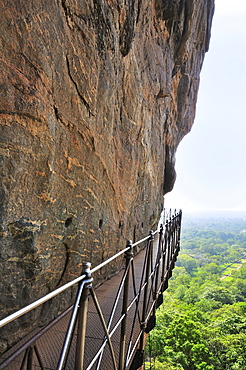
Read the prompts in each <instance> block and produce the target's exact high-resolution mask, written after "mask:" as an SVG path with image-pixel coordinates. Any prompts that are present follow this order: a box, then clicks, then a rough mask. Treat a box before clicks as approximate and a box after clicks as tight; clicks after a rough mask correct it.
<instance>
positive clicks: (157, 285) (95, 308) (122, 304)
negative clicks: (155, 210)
mask: <svg viewBox="0 0 246 370" xmlns="http://www.w3.org/2000/svg"><path fill="white" fill-rule="evenodd" d="M166 215H167V213H164V218H165V219H164V222H163V223H164V226H163V225H162V224H161V225H160V226H159V228H158V229H157V230H156V231H154V232H153V231H151V232H150V234H149V235H148V236H147V237H145V238H143V239H142V240H140V241H138V242H136V243H134V244H132V242H131V241H128V242H127V246H126V248H125V249H124V250H122V251H120V252H119V253H117V254H115V255H114V256H112V257H111V258H109V259H108V260H107V261H105V262H103V263H101V264H100V265H98V266H96V267H95V268H93V269H91V266H90V263H84V264H83V273H82V275H81V276H80V277H78V278H77V279H75V280H73V281H72V282H70V283H68V284H66V285H64V286H62V287H60V288H59V289H57V290H55V291H54V292H52V293H50V294H48V295H46V296H45V297H43V298H41V299H39V300H37V301H36V302H34V303H32V304H30V305H29V306H27V307H25V308H23V309H21V310H19V311H18V312H16V313H14V314H12V315H10V316H8V317H6V318H5V319H3V320H1V321H0V327H2V326H5V325H7V324H8V323H10V322H11V321H13V320H15V319H17V318H18V317H20V316H22V315H24V314H25V313H27V312H29V311H30V310H32V309H34V308H35V307H38V306H40V305H42V304H43V303H44V302H47V301H48V300H50V299H51V298H53V297H55V296H57V295H59V294H60V293H61V292H63V291H64V290H66V289H68V288H70V287H71V286H73V285H75V284H78V290H77V295H76V299H75V303H74V305H73V306H72V307H71V308H70V309H68V310H67V311H66V312H65V313H64V314H63V315H61V316H60V317H59V318H58V319H57V320H54V321H53V322H52V323H51V324H50V325H48V326H47V327H46V328H44V329H42V330H41V331H40V332H39V333H38V334H36V335H35V336H34V337H33V338H32V339H30V340H29V341H27V342H26V343H25V344H24V345H22V346H21V347H20V348H18V349H17V351H15V352H14V353H13V354H11V355H10V356H9V357H8V358H5V359H4V360H3V361H2V363H1V364H0V369H7V368H9V369H12V368H11V367H8V366H9V364H10V366H11V363H13V361H17V358H18V356H19V364H20V365H19V369H21V370H22V369H23V370H24V369H27V370H31V369H33V368H35V369H38V368H40V369H46V368H49V369H51V368H52V369H57V370H62V369H75V370H83V369H86V370H90V369H104V368H105V369H107V368H108V369H109V368H110V369H114V370H125V369H130V370H135V369H138V368H139V367H140V366H141V365H142V364H143V354H144V347H145V338H146V334H147V333H148V332H149V331H150V330H152V329H153V327H154V326H155V311H156V308H157V307H158V306H159V305H160V304H161V303H162V302H163V295H162V293H163V292H164V291H165V289H167V287H168V279H169V278H170V277H171V276H172V269H173V268H174V264H175V261H176V259H177V256H178V253H179V250H180V229H181V217H182V212H181V211H179V212H176V211H175V213H174V214H171V213H170V212H169V213H168V216H166ZM136 247H141V252H139V253H138V254H137V255H136V256H135V257H134V254H136V249H137V248H136ZM123 255H124V258H125V268H124V270H122V271H121V275H122V276H121V280H120V281H119V282H118V283H117V285H118V286H117V290H116V292H115V296H114V299H111V298H110V299H108V300H110V302H111V307H110V310H109V309H107V310H106V311H105V308H104V307H103V306H102V304H101V301H100V299H98V296H97V294H98V290H99V289H98V290H97V289H94V288H93V285H92V282H93V274H94V273H95V272H97V271H99V270H100V269H102V268H103V267H104V266H106V265H108V264H110V263H111V262H112V261H114V260H115V259H116V258H119V257H121V256H122V257H123ZM106 301H107V299H106ZM99 302H100V303H99ZM107 303H108V302H107ZM109 312H110V314H109ZM95 313H96V314H97V317H98V318H99V320H98V321H99V322H100V325H101V326H100V327H101V328H102V333H101V339H100V338H99V335H97V334H96V335H94V336H95V337H96V339H94V342H93V343H95V344H94V345H93V346H92V347H93V348H91V346H89V345H88V343H89V341H93V339H92V338H93V336H92V335H91V334H87V327H89V326H90V325H92V324H93V320H94V317H95V316H93V315H94V314H95ZM67 315H70V319H69V324H68V327H67V330H66V335H65V336H64V338H63V345H62V348H60V354H59V355H58V357H59V359H58V361H57V362H56V363H53V365H52V366H51V365H49V367H48V366H47V365H46V364H45V360H44V359H43V357H44V356H43V355H42V350H40V345H39V340H40V338H41V337H42V336H44V335H47V333H48V332H49V330H51V328H52V326H54V325H55V324H56V323H57V321H58V320H63V317H65V316H67ZM98 328H99V326H98V327H97V331H100V330H99V329H98ZM50 347H51V348H50V351H51V352H52V351H53V348H52V344H51V346H50ZM89 347H90V348H89ZM85 353H86V355H85ZM51 357H52V358H55V355H54V353H53V355H52V356H51ZM105 364H106V365H105ZM14 368H18V367H14Z"/></svg>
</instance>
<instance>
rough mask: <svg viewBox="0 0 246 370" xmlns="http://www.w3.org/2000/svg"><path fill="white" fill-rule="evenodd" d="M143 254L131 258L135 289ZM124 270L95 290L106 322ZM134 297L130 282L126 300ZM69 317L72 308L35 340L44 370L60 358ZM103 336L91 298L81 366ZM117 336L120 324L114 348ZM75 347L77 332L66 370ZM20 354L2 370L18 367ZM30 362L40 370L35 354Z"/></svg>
mask: <svg viewBox="0 0 246 370" xmlns="http://www.w3.org/2000/svg"><path fill="white" fill-rule="evenodd" d="M153 246H154V249H153V252H154V255H155V254H156V251H157V247H158V245H157V242H154V243H153ZM144 257H145V252H144V251H141V252H140V253H139V254H138V255H137V256H135V257H134V267H135V281H136V284H138V286H137V287H136V289H137V290H138V288H139V284H140V280H141V276H142V271H143V263H144V261H143V259H144ZM153 257H154V256H153ZM122 258H123V257H122ZM154 260H155V259H154ZM123 273H124V271H123V270H122V271H120V272H119V273H118V274H117V275H115V276H113V277H112V278H110V279H109V280H107V281H106V282H105V283H103V284H102V285H101V286H99V287H98V288H97V289H96V290H95V293H96V296H97V298H98V301H99V303H100V307H101V310H102V312H103V315H104V318H105V321H106V323H107V322H108V319H109V317H110V313H111V310H112V307H113V304H114V300H115V297H116V295H117V291H118V288H119V285H120V283H121V279H122V276H123ZM133 297H134V289H133V284H130V292H129V300H131V299H133ZM122 300H123V299H122V294H121V296H120V299H119V302H118V305H117V308H116V313H115V315H114V319H113V322H112V327H113V326H114V324H115V322H117V321H118V320H119V319H120V316H121V309H122ZM134 312H135V305H133V306H132V308H131V309H130V310H129V313H128V321H129V324H128V325H127V329H128V330H127V336H128V339H129V337H130V335H131V328H132V325H131V323H130V321H133V319H134ZM70 317H71V311H70V312H68V313H67V314H66V315H65V316H64V317H62V318H61V319H60V320H59V321H58V322H57V323H56V324H55V325H54V326H52V327H51V328H50V329H49V330H48V331H47V332H46V333H45V334H43V335H42V336H41V337H40V338H39V339H38V340H37V341H36V347H37V348H38V353H39V355H40V358H41V360H42V363H43V364H44V369H45V370H48V369H49V370H55V369H56V368H57V363H58V361H59V357H60V353H61V349H62V345H63V342H64V339H65V335H66V331H67V327H68V324H69V320H70ZM34 334H35V333H34ZM138 334H139V331H137V330H136V329H135V332H134V336H133V342H134V341H135V340H136V337H137V336H138ZM103 338H104V330H103V327H102V324H101V322H100V319H99V316H98V313H97V311H96V307H95V306H94V303H93V301H92V299H89V308H88V320H87V328H86V344H85V359H84V369H87V366H88V365H89V363H90V362H91V359H92V358H93V356H94V355H95V354H96V353H97V351H98V348H100V346H101V345H102V341H103ZM119 338H120V325H119V327H118V329H117V330H116V332H115V333H114V334H113V336H112V341H113V344H114V348H117V347H119ZM28 339H29V338H28V337H26V340H28ZM24 342H25V340H22V341H21V342H20V343H19V344H18V346H15V347H13V348H12V349H11V350H10V351H8V352H7V353H5V354H4V355H3V356H2V357H1V361H0V362H2V361H3V360H4V359H6V358H8V357H9V356H10V355H11V354H12V353H13V352H14V351H16V349H17V347H19V346H20V345H23V343H24ZM126 342H128V340H126ZM75 349H76V334H75V335H74V337H73V340H72V343H71V348H70V352H69V356H68V361H67V365H66V369H68V370H69V369H71V370H72V369H74V358H75ZM115 352H116V355H117V354H118V351H117V349H116V350H115ZM23 357H24V352H22V353H21V354H20V355H19V356H18V357H17V358H16V359H15V360H14V361H13V362H11V364H9V365H8V366H7V367H5V369H6V370H20V368H21V363H22V361H23ZM116 361H117V363H118V358H117V357H116ZM33 364H34V366H33V368H34V369H41V367H40V366H39V364H38V360H37V357H36V355H35V354H34V355H33ZM0 368H1V367H0ZM96 368H97V367H96V364H95V365H94V366H93V367H91V369H96ZM104 369H105V370H111V369H113V363H112V357H111V355H110V351H109V346H108V345H106V346H105V350H104V354H103V357H102V362H101V365H100V370H104Z"/></svg>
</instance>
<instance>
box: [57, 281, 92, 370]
mask: <svg viewBox="0 0 246 370" xmlns="http://www.w3.org/2000/svg"><path fill="white" fill-rule="evenodd" d="M87 282H88V280H87V281H86V280H84V281H82V282H81V283H80V286H79V290H78V292H77V296H76V299H75V303H74V309H73V312H72V315H71V318H70V322H69V326H68V330H67V335H66V338H65V341H64V345H63V348H62V353H61V357H60V360H59V363H58V367H57V370H61V369H62V368H63V366H64V364H65V363H66V357H67V352H68V349H69V345H70V342H71V337H72V334H73V332H74V327H75V323H76V320H77V313H78V309H79V302H80V299H81V295H82V292H83V288H84V285H85V284H86V283H87ZM89 282H90V281H89Z"/></svg>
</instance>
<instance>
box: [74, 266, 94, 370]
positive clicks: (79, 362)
mask: <svg viewBox="0 0 246 370" xmlns="http://www.w3.org/2000/svg"><path fill="white" fill-rule="evenodd" d="M90 267H91V264H90V263H89V262H85V263H83V271H82V274H85V275H86V278H87V279H89V280H88V282H87V283H86V284H85V285H84V289H83V293H82V296H81V299H80V304H79V310H78V326H77V343H76V355H75V370H83V363H84V349H85V332H86V319H87V311H88V293H89V288H90V287H91V282H92V278H91V272H90Z"/></svg>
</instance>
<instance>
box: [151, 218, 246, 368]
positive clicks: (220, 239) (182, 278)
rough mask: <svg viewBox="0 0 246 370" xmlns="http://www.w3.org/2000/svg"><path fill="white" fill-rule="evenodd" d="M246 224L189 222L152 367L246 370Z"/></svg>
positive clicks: (154, 338) (155, 335) (154, 340)
mask: <svg viewBox="0 0 246 370" xmlns="http://www.w3.org/2000/svg"><path fill="white" fill-rule="evenodd" d="M245 229H246V220H245V219H214V220H211V219H207V220H200V221H186V222H185V223H184V224H183V231H182V238H181V252H180V255H179V257H178V261H177V263H176V267H175V269H174V271H173V276H172V278H171V280H170V281H169V288H168V289H167V291H166V292H165V294H164V303H163V305H162V306H161V307H160V308H159V309H158V310H157V325H156V328H155V329H154V330H153V331H152V332H151V333H150V335H149V340H148V345H147V350H146V352H147V359H146V363H145V368H146V369H156V370H160V369H168V370H178V369H179V370H180V369H184V370H193V369H194V370H196V369H198V370H236V369H238V370H244V369H246V280H245V278H246V263H244V262H246V256H245V254H246V230H245Z"/></svg>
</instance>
